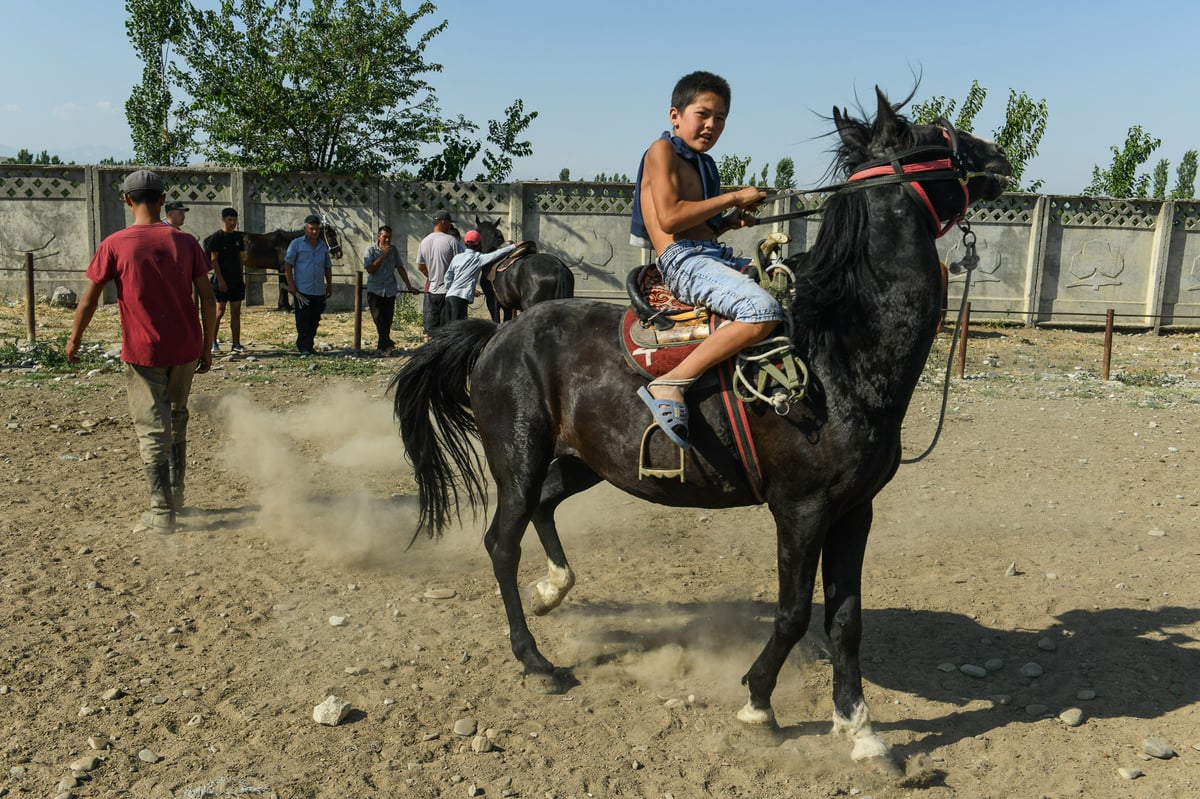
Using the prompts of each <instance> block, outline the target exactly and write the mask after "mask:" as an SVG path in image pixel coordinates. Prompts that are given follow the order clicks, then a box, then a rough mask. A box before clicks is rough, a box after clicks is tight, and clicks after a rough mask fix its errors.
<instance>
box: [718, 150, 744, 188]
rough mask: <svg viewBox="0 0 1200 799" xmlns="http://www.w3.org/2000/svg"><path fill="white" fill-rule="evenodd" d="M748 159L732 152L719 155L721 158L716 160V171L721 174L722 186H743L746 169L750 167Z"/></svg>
mask: <svg viewBox="0 0 1200 799" xmlns="http://www.w3.org/2000/svg"><path fill="white" fill-rule="evenodd" d="M750 161H751V159H750V158H740V157H739V156H736V155H733V154H732V153H731V154H729V155H723V156H721V160H720V161H719V162H717V172H719V173H720V175H721V184H722V185H723V186H745V185H746V170H748V169H749V168H750Z"/></svg>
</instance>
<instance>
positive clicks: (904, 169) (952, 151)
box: [844, 117, 987, 238]
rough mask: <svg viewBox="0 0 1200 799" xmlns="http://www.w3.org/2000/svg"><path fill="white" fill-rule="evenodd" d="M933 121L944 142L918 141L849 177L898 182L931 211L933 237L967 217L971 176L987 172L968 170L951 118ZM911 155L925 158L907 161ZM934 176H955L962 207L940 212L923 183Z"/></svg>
mask: <svg viewBox="0 0 1200 799" xmlns="http://www.w3.org/2000/svg"><path fill="white" fill-rule="evenodd" d="M934 125H935V126H936V127H937V128H938V129H939V130H941V132H942V138H943V139H944V140H945V142H946V143H945V144H924V145H919V146H917V147H910V148H908V149H906V150H901V151H900V152H897V153H892V154H891V155H890V156H888V157H887V158H881V159H879V160H876V161H868V162H867V163H865V164H862V165H861V166H860V167H859V168H858V170H857V171H856V172H854V174H852V175H850V177H849V178H847V180H846V184H853V183H855V182H857V181H869V182H870V184H871V185H879V184H881V183H899V184H900V185H902V186H903V187H904V189H905V191H907V192H908V193H909V195H910V196H911V197H913V199H914V200H915V201H916V202H917V204H918V205H922V206H923V207H924V208H925V209H926V210H927V211H928V212H929V217H930V224H931V226H932V230H933V235H934V238H941V237H942V236H944V235H946V233H948V232H949V231H950V229H951V228H953V227H954V226H955V225H957V224H958V223H959V222H960V221H961V220H963V219H964V218H966V215H967V209H968V208H969V207H970V205H971V190H970V188H969V186H968V183H969V182H970V180H971V179H972V178H976V177H984V176H985V175H986V174H987V173H985V172H970V171H968V169H967V165H966V163H965V162H964V161H963V157H962V153H961V152H959V149H958V131H956V130H955V129H954V126H953V125H951V124H950V122H949V120H947V119H945V118H941V117H939V118H938V119H936V120H934ZM926 157H928V158H926ZM911 158H922V159H924V160H917V161H913V162H910V163H905V162H906V161H907V160H908V159H911ZM932 180H953V181H954V182H955V183H956V184H957V185H958V188H959V193H960V194H961V195H962V207H960V208H956V209H955V210H954V211H952V212H951V213H949V214H946V215H943V214H942V213H940V212H939V211H938V210H937V208H936V207H934V204H933V200H931V199H930V198H929V193H928V192H927V191H926V190H925V186H924V185H922V184H923V183H924V182H925V181H932ZM846 184H844V185H846ZM943 219H944V220H945V223H944V224H943Z"/></svg>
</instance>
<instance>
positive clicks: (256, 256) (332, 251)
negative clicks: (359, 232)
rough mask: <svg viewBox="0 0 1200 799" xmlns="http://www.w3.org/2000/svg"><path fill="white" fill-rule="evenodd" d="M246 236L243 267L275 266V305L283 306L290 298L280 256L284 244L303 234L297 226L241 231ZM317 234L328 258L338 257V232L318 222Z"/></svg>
mask: <svg viewBox="0 0 1200 799" xmlns="http://www.w3.org/2000/svg"><path fill="white" fill-rule="evenodd" d="M242 235H243V236H245V239H246V269H263V270H276V271H278V272H279V302H278V306H277V307H278V308H280V309H281V310H282V309H287V308H289V307H290V305H291V298H290V297H289V296H288V293H287V282H286V280H285V278H284V274H283V260H284V257H285V256H286V255H287V249H288V245H289V244H291V243H292V241H293V240H295V239H298V238H300V237H301V236H303V235H304V229H303V228H301V229H300V230H279V229H277V230H273V231H271V232H270V233H243V234H242ZM321 238H323V239H324V240H325V245H326V246H327V247H329V257H330V258H334V259H337V258H341V257H342V241H341V237H339V236H338V232H337V230H336V229H334V228H333V227H332V226H330V225H328V224H324V225H321Z"/></svg>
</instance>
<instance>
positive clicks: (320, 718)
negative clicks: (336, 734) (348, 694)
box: [313, 694, 350, 727]
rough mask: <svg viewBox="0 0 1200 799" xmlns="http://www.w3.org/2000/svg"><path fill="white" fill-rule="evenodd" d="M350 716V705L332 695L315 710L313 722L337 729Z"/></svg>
mask: <svg viewBox="0 0 1200 799" xmlns="http://www.w3.org/2000/svg"><path fill="white" fill-rule="evenodd" d="M349 714H350V703H349V702H347V701H346V700H345V699H342V698H340V697H337V696H334V695H333V694H330V695H329V696H327V697H325V701H324V702H322V703H321V704H319V705H317V706H316V707H314V708H313V721H315V722H317V723H318V724H324V725H326V726H327V727H336V726H337V725H339V724H341V723H342V721H343V720H345V718H346V716H348V715H349Z"/></svg>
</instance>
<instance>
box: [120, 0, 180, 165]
mask: <svg viewBox="0 0 1200 799" xmlns="http://www.w3.org/2000/svg"><path fill="white" fill-rule="evenodd" d="M125 11H126V13H127V14H128V15H129V16H128V17H127V18H126V19H125V33H126V35H128V37H129V42H130V44H132V45H133V49H134V51H135V52H136V53H137V54H138V56H139V57H140V58H141V59H142V80H141V82H140V83H136V84H134V86H133V89H132V91H130V93H129V99H128V100H126V101H125V118H126V119H127V120H128V121H129V133H130V136H131V137H132V139H133V153H134V161H135V162H137V163H142V164H162V165H166V166H182V165H183V164H186V163H187V159H188V155H189V154H190V153H191V151H192V148H193V147H194V145H195V142H194V141H193V132H194V130H193V128H192V126H191V125H190V124H189V123H187V122H181V121H179V120H178V119H177V120H176V121H175V127H174V129H172V127H171V122H172V120H171V82H170V80H169V78H168V75H167V66H168V64H169V63H170V60H171V46H172V45H173V44H177V43H178V42H180V41H181V40H182V39H183V38H184V37H185V36H187V35H188V34H189V31H188V24H187V20H188V17H187V15H186V14H185V13H184V12H185V7H184V6H183V5H181V4H180V3H179V2H177V0H125Z"/></svg>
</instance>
